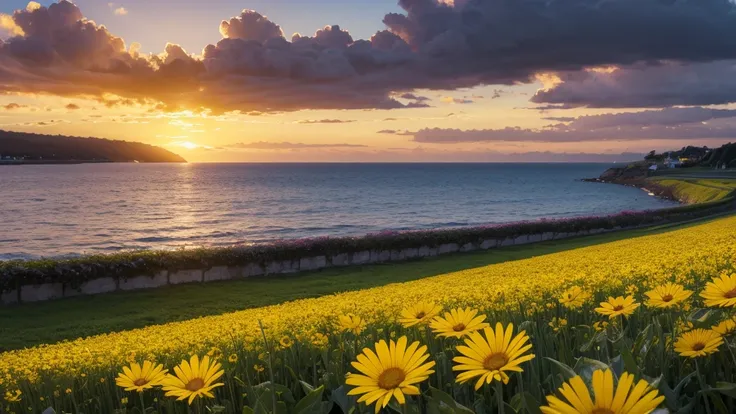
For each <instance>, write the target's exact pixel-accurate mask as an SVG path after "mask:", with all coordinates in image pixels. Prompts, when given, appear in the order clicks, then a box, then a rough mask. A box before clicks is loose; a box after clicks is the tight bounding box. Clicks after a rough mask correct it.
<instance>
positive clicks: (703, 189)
mask: <svg viewBox="0 0 736 414" xmlns="http://www.w3.org/2000/svg"><path fill="white" fill-rule="evenodd" d="M649 180H650V181H652V182H654V183H657V184H659V185H663V186H666V187H670V188H672V190H673V192H674V194H675V196H676V197H677V198H679V199H681V200H686V201H687V202H688V203H690V204H698V203H707V202H709V201H718V200H723V199H724V198H726V197H729V196H731V195H733V194H734V192H735V191H736V179H728V178H684V177H677V178H665V177H653V178H650V179H649Z"/></svg>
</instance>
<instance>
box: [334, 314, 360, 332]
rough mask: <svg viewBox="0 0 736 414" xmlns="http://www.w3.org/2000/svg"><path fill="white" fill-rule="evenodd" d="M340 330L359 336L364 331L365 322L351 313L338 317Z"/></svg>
mask: <svg viewBox="0 0 736 414" xmlns="http://www.w3.org/2000/svg"><path fill="white" fill-rule="evenodd" d="M338 319H339V320H340V329H342V330H343V331H347V332H352V333H354V334H355V335H359V334H360V333H361V332H363V329H365V321H363V318H361V317H360V316H355V315H353V314H352V313H348V314H347V315H340V316H339V317H338Z"/></svg>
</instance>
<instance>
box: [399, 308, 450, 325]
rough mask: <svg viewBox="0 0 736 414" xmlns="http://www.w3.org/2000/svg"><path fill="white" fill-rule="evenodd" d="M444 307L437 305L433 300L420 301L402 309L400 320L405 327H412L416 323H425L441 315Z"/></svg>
mask: <svg viewBox="0 0 736 414" xmlns="http://www.w3.org/2000/svg"><path fill="white" fill-rule="evenodd" d="M441 311H442V307H441V306H439V305H435V304H434V303H433V302H420V303H415V304H413V305H410V306H409V307H408V308H406V309H404V310H402V311H401V317H400V318H399V322H400V323H401V324H402V325H404V327H405V328H411V327H412V326H415V325H425V324H428V323H429V321H431V320H432V318H434V317H435V316H437V315H439V313H440V312H441Z"/></svg>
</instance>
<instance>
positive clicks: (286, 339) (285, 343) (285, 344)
mask: <svg viewBox="0 0 736 414" xmlns="http://www.w3.org/2000/svg"><path fill="white" fill-rule="evenodd" d="M279 344H281V346H282V347H284V348H291V346H292V345H293V344H294V341H292V340H291V338H289V337H288V336H286V335H284V336H282V337H281V339H280V340H279Z"/></svg>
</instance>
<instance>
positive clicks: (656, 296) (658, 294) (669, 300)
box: [644, 283, 693, 308]
mask: <svg viewBox="0 0 736 414" xmlns="http://www.w3.org/2000/svg"><path fill="white" fill-rule="evenodd" d="M644 294H645V295H646V296H647V297H648V298H649V299H648V300H647V306H650V307H652V308H669V307H672V306H675V305H677V304H679V303H681V302H683V301H685V300H686V299H687V298H689V297H690V295H692V294H693V292H692V291H690V290H686V289H684V288H683V287H682V286H680V285H678V284H675V283H667V284H664V285H661V286H657V287H656V288H654V289H652V290H650V291H649V292H646V293H644Z"/></svg>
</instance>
